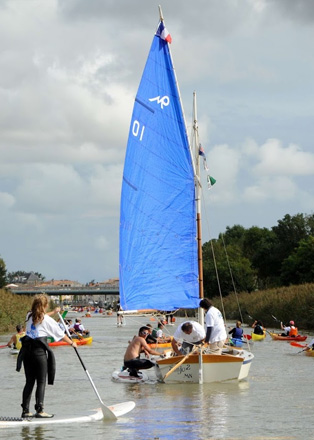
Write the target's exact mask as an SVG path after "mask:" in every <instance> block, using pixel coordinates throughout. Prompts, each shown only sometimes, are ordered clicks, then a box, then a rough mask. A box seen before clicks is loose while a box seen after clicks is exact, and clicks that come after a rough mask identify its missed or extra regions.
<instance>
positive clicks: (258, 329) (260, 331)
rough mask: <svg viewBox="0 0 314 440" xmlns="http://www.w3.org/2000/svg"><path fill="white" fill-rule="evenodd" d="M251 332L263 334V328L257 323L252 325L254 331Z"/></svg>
mask: <svg viewBox="0 0 314 440" xmlns="http://www.w3.org/2000/svg"><path fill="white" fill-rule="evenodd" d="M253 333H255V334H256V335H263V334H264V330H263V329H262V327H261V326H260V325H259V324H257V325H256V326H255V327H254V332H253Z"/></svg>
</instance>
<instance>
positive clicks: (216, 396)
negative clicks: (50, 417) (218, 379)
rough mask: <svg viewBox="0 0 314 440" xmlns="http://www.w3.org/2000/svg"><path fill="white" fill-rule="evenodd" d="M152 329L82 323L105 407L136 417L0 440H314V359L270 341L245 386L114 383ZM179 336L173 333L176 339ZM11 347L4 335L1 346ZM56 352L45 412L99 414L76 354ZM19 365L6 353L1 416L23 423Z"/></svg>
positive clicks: (2, 352)
mask: <svg viewBox="0 0 314 440" xmlns="http://www.w3.org/2000/svg"><path fill="white" fill-rule="evenodd" d="M147 322H148V319H147V318H139V317H138V318H128V319H127V325H126V326H125V327H121V328H117V327H116V320H115V317H105V316H97V315H95V316H93V317H92V318H83V323H84V325H85V327H87V328H89V330H90V331H91V334H92V336H93V338H94V339H93V344H92V345H91V346H85V347H78V350H79V353H80V354H81V357H82V359H83V361H84V363H85V365H86V368H87V370H88V371H89V373H90V375H91V377H92V379H93V381H94V383H95V385H96V387H97V390H98V392H99V394H100V396H101V398H102V400H103V401H104V402H105V403H106V404H108V405H110V404H114V403H118V402H124V401H128V400H133V401H135V402H136V407H135V409H134V410H133V411H131V412H130V413H129V414H127V415H125V416H124V417H121V418H119V419H118V420H117V421H116V422H110V423H108V422H103V421H99V422H93V423H88V424H80V425H78V424H70V425H55V426H50V427H49V425H47V426H40V427H35V426H30V427H25V428H22V427H17V428H10V429H0V439H8V438H10V439H11V440H15V439H24V440H29V439H36V440H46V439H66V440H72V439H75V440H78V439H85V438H88V439H93V440H94V439H110V440H117V439H125V440H131V439H132V440H133V439H138V440H146V439H177V440H185V439H186V440H194V439H195V440H196V439H204V440H205V439H233V440H237V439H256V440H262V439H272V440H273V439H276V440H277V439H278V440H292V439H304V440H308V439H314V429H313V423H314V401H313V381H312V378H313V371H314V358H310V357H307V356H304V354H303V353H298V352H299V351H300V350H301V349H300V348H295V347H292V346H291V345H290V344H289V343H287V342H281V341H272V340H271V339H270V337H269V336H267V339H266V340H265V341H262V342H255V344H254V346H253V347H252V351H253V353H254V355H255V359H254V361H253V363H252V367H251V371H250V376H249V379H248V380H247V381H244V382H241V383H236V382H228V383H218V384H203V385H193V384H186V385H165V384H160V383H155V382H153V383H149V384H148V383H146V384H120V383H114V382H112V381H111V373H112V372H113V371H114V370H115V369H119V368H120V367H121V365H122V359H123V355H124V351H125V348H126V346H127V342H128V340H129V339H130V338H131V337H133V335H134V334H136V333H137V330H138V328H139V327H140V326H141V325H144V324H146V323H147ZM168 329H169V330H168ZM174 329H175V327H167V330H168V331H169V333H170V334H172V333H173V332H174ZM248 330H249V329H247V331H248ZM7 340H8V338H6V337H5V336H1V337H0V341H1V342H0V344H3V343H4V342H7ZM54 353H55V355H56V361H57V375H56V380H55V384H54V385H53V386H47V388H46V398H45V410H46V411H47V412H52V413H54V414H56V415H69V416H73V415H83V414H86V413H87V411H88V410H91V409H93V408H97V407H98V406H99V405H98V403H99V402H98V399H97V397H96V395H95V393H94V391H93V389H92V386H91V384H90V382H89V380H88V378H87V376H86V374H85V372H84V369H83V368H82V366H81V364H80V362H79V360H78V358H77V356H76V354H75V352H74V350H73V349H71V348H70V347H56V348H55V349H54ZM15 363H16V357H15V356H13V355H11V354H9V350H8V349H6V348H4V349H0V371H1V376H0V387H1V398H0V415H1V416H20V412H21V409H20V404H21V393H22V389H23V386H24V374H23V372H22V371H21V372H20V373H17V372H16V371H15ZM32 404H33V400H32Z"/></svg>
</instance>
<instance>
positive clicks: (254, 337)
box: [251, 331, 266, 341]
mask: <svg viewBox="0 0 314 440" xmlns="http://www.w3.org/2000/svg"><path fill="white" fill-rule="evenodd" d="M251 336H252V341H262V340H263V339H265V338H266V332H265V331H264V333H263V334H262V335H258V334H256V333H253V332H252V333H251Z"/></svg>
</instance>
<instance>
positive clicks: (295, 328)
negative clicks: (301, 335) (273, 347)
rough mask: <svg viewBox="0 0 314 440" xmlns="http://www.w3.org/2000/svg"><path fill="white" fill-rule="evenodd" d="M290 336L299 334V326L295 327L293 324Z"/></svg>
mask: <svg viewBox="0 0 314 440" xmlns="http://www.w3.org/2000/svg"><path fill="white" fill-rule="evenodd" d="M289 336H298V329H297V327H294V326H293V325H292V326H291V328H290V331H289Z"/></svg>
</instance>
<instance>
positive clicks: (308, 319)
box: [0, 284, 314, 334]
mask: <svg viewBox="0 0 314 440" xmlns="http://www.w3.org/2000/svg"><path fill="white" fill-rule="evenodd" d="M313 298H314V284H302V285H297V286H290V287H278V288H273V289H269V290H261V291H256V292H251V293H248V292H242V293H238V294H235V293H231V294H229V295H228V296H226V297H224V298H223V309H224V312H225V315H226V319H227V320H231V321H237V320H243V322H244V323H247V324H249V325H251V324H252V319H251V318H250V316H251V317H252V318H253V319H259V320H261V321H262V322H263V324H264V326H265V327H272V328H274V327H275V328H276V327H277V326H278V329H279V328H280V323H279V322H275V320H274V318H273V316H275V317H276V318H277V319H278V320H280V321H282V322H283V323H288V322H289V321H290V320H291V319H292V320H294V321H295V323H296V325H297V327H298V329H299V331H300V330H308V331H309V330H312V331H313V330H314V302H313ZM32 301H33V297H32V296H27V295H16V294H13V293H12V292H10V291H9V290H7V289H1V290H0V334H6V333H10V332H14V330H15V327H16V325H17V324H19V323H23V322H24V320H25V316H26V313H27V312H28V310H30V308H31V304H32ZM211 301H212V302H213V304H214V305H215V306H216V307H217V308H219V309H220V310H221V311H222V305H221V299H220V298H217V297H215V298H211ZM238 304H239V305H238ZM239 306H240V307H239ZM53 307H54V304H53V303H52V304H50V308H51V309H53ZM239 308H240V310H239ZM189 315H190V313H189ZM241 315H242V317H241Z"/></svg>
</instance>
